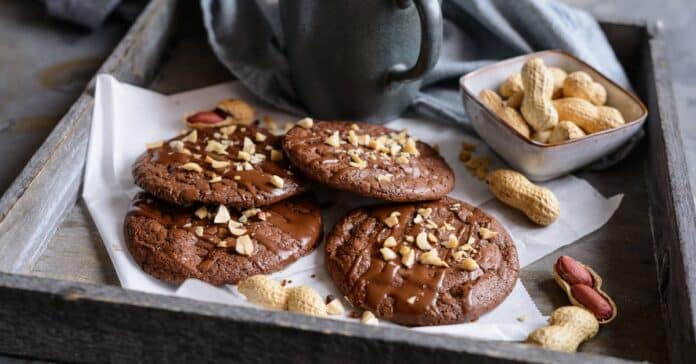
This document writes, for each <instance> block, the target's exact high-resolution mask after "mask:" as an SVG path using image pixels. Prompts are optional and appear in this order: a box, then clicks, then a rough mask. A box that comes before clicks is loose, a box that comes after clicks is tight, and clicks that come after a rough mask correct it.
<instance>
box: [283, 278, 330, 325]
mask: <svg viewBox="0 0 696 364" xmlns="http://www.w3.org/2000/svg"><path fill="white" fill-rule="evenodd" d="M288 311H290V312H296V313H302V314H305V315H310V316H317V317H324V316H326V315H327V313H326V304H325V303H324V299H323V298H322V297H321V296H320V295H319V293H317V291H315V290H314V289H313V288H311V287H306V286H300V287H293V288H290V289H288Z"/></svg>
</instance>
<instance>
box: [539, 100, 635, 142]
mask: <svg viewBox="0 0 696 364" xmlns="http://www.w3.org/2000/svg"><path fill="white" fill-rule="evenodd" d="M553 106H554V107H555V108H556V110H557V111H558V117H559V118H561V120H567V121H571V122H573V123H575V124H576V125H577V126H579V127H580V128H581V129H582V130H583V131H585V132H586V133H588V134H592V133H597V132H600V131H603V130H607V129H612V128H617V127H619V126H621V125H623V124H625V121H624V118H623V116H622V115H621V112H619V110H617V109H614V108H612V107H609V106H595V105H593V104H592V103H591V102H589V101H587V100H585V99H581V98H579V97H565V98H562V99H558V100H554V101H553Z"/></svg>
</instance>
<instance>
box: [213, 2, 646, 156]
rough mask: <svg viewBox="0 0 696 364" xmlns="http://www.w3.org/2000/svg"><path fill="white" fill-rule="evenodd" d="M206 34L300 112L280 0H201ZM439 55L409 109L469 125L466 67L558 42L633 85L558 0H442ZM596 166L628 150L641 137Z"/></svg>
mask: <svg viewBox="0 0 696 364" xmlns="http://www.w3.org/2000/svg"><path fill="white" fill-rule="evenodd" d="M201 6H202V9H203V20H204V24H205V27H206V30H207V32H208V40H209V41H210V44H211V46H212V48H213V50H214V51H215V54H216V55H217V57H218V58H219V59H220V61H221V62H222V63H223V64H224V65H225V66H226V67H227V69H229V71H230V72H231V73H232V74H233V75H234V76H235V77H237V78H238V79H239V80H240V81H241V82H242V83H244V84H245V85H246V86H247V87H248V89H249V90H251V92H252V93H254V94H256V96H258V97H260V98H261V99H263V100H265V101H266V102H268V103H270V104H271V105H274V106H275V107H278V108H280V109H282V110H285V111H288V112H291V113H294V114H297V115H305V114H306V111H305V110H304V108H303V106H302V105H301V104H300V103H299V102H298V101H296V100H298V98H297V97H296V96H295V91H294V89H293V87H292V83H291V82H290V75H289V70H288V61H287V59H286V57H285V54H284V52H283V50H284V39H283V31H282V27H281V24H280V16H279V13H278V1H277V0H244V1H237V0H201ZM442 12H443V16H444V18H445V21H444V39H443V46H442V50H441V56H440V60H439V62H438V63H437V65H436V66H435V69H434V70H433V71H431V72H430V73H429V74H428V75H427V76H426V78H425V80H424V82H423V86H422V89H421V90H420V92H419V93H418V95H417V97H416V98H415V99H414V100H413V103H412V105H411V108H410V112H414V113H416V114H417V115H420V116H425V117H427V118H430V119H434V120H438V121H445V122H450V123H455V124H458V125H461V127H462V128H463V129H465V130H466V131H468V132H471V133H474V132H473V129H472V128H471V126H470V123H469V120H468V119H467V116H466V113H465V112H464V108H463V106H462V102H461V100H460V97H459V92H458V87H459V85H458V79H459V77H461V76H462V75H463V74H465V73H467V72H470V71H472V70H474V69H476V68H479V67H481V66H483V65H486V64H488V63H490V62H494V61H495V60H500V59H504V58H509V57H513V56H517V55H520V54H524V53H529V52H533V51H537V50H545V49H562V50H565V51H567V52H569V53H571V54H574V55H575V56H577V57H578V58H580V59H582V60H584V61H585V62H587V63H589V64H590V65H592V66H594V67H595V68H597V69H598V70H599V71H601V72H602V73H604V74H605V75H607V76H608V77H609V78H611V79H613V80H614V81H615V82H617V83H618V84H620V85H622V86H625V87H630V85H629V81H628V78H627V77H626V74H625V73H624V70H623V68H622V67H621V65H620V64H619V62H618V60H617V58H616V55H615V54H614V51H613V50H612V48H611V46H610V45H609V43H608V41H607V39H606V37H605V36H604V33H603V32H602V30H601V29H600V27H599V25H598V24H597V21H596V20H595V19H594V18H593V17H592V16H591V15H590V14H588V13H587V12H585V11H583V10H580V9H576V8H573V7H570V6H568V5H565V4H562V3H560V2H557V1H555V0H514V1H510V0H443V2H442ZM642 135H643V132H642V131H641V132H640V133H639V134H637V135H636V136H635V137H634V138H633V139H632V140H631V141H630V142H629V143H627V145H626V146H624V147H622V148H621V149H620V150H619V151H618V152H616V153H614V155H611V156H609V157H606V158H605V159H604V160H602V161H599V162H597V163H595V164H594V165H593V166H592V168H593V169H603V168H606V167H608V166H611V165H613V164H615V163H616V162H618V161H620V160H622V159H623V158H625V157H626V156H627V155H628V153H629V152H630V151H631V150H632V149H633V147H634V146H635V145H636V144H637V143H638V141H640V139H641V138H642Z"/></svg>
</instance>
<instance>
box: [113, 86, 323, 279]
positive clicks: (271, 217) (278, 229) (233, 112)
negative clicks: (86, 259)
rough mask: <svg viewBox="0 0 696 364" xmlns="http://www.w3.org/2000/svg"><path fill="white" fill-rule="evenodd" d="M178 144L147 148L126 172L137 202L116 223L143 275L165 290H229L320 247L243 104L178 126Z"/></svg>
mask: <svg viewBox="0 0 696 364" xmlns="http://www.w3.org/2000/svg"><path fill="white" fill-rule="evenodd" d="M186 124H187V125H188V126H189V127H190V128H189V129H187V130H185V131H183V132H182V133H181V134H180V135H178V136H177V137H175V138H173V139H171V140H168V141H162V142H157V143H153V144H150V145H148V149H147V151H146V152H145V153H144V154H143V155H141V156H140V157H139V158H138V160H137V161H136V162H135V165H134V166H133V177H134V179H135V183H136V184H137V185H138V186H140V187H141V188H143V189H144V190H145V191H146V192H144V193H141V194H139V195H138V196H136V198H135V199H134V201H133V203H132V206H131V208H130V211H129V212H128V215H127V216H126V219H125V224H124V233H125V238H126V244H127V246H128V249H129V251H130V252H131V255H132V256H133V258H134V259H135V261H136V262H137V263H138V264H139V265H140V266H141V267H142V269H143V270H144V271H145V272H147V273H149V274H151V275H152V276H154V277H156V278H159V279H161V280H163V281H166V282H171V283H181V282H182V281H184V280H185V279H186V278H198V279H200V280H203V281H206V282H209V283H211V284H214V285H222V284H234V283H237V282H239V281H240V280H242V279H244V278H247V277H250V276H252V275H255V274H266V273H271V272H275V271H278V270H280V269H283V268H284V267H286V266H288V265H289V264H291V263H292V262H294V261H296V260H297V259H298V258H300V257H302V256H304V255H306V254H308V253H310V252H311V251H312V250H314V249H315V248H316V246H317V245H318V243H319V242H320V239H321V235H322V221H321V215H320V213H319V207H318V206H317V204H316V203H315V202H314V200H313V199H312V198H311V197H308V196H306V195H302V194H303V192H305V190H306V183H305V182H304V179H303V178H301V177H299V176H298V175H297V174H296V173H295V171H294V169H293V167H292V166H290V164H289V163H288V161H287V159H286V158H285V157H284V156H283V152H282V149H281V139H280V137H278V136H276V135H274V134H273V133H271V132H270V131H269V130H267V129H264V128H261V127H258V126H256V125H254V111H253V109H252V108H251V107H250V106H249V105H248V104H246V103H245V102H243V101H240V100H225V101H222V102H220V103H218V105H217V107H216V109H215V110H213V111H203V112H199V113H196V114H194V115H191V116H189V117H187V118H186Z"/></svg>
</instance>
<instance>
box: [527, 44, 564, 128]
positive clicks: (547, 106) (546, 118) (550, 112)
mask: <svg viewBox="0 0 696 364" xmlns="http://www.w3.org/2000/svg"><path fill="white" fill-rule="evenodd" d="M522 83H523V85H524V98H523V99H522V106H521V108H520V111H521V112H522V115H523V116H524V119H525V120H526V121H527V123H529V125H531V127H532V128H533V129H534V130H546V129H551V128H553V127H554V126H556V124H557V123H558V112H557V111H556V109H555V108H554V107H553V104H552V103H551V97H552V95H553V87H554V80H553V74H552V73H551V71H549V70H548V68H546V66H545V65H544V61H543V60H541V59H540V58H533V59H530V60H529V61H527V63H525V64H524V66H523V67H522Z"/></svg>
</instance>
